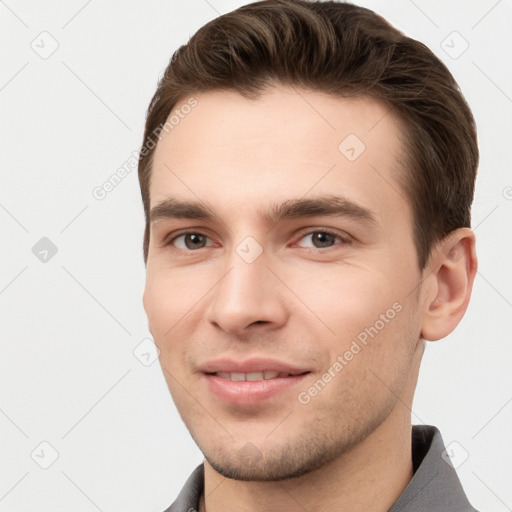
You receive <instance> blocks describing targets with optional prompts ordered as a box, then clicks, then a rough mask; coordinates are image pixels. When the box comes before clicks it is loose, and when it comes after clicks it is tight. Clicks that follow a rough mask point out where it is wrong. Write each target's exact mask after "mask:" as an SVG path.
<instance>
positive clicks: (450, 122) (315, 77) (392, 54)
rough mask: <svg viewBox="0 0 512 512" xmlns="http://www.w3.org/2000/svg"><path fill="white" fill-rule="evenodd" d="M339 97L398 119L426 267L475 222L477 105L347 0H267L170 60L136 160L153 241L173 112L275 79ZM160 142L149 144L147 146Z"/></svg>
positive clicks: (211, 27) (438, 66) (427, 58)
mask: <svg viewBox="0 0 512 512" xmlns="http://www.w3.org/2000/svg"><path fill="white" fill-rule="evenodd" d="M276 84H282V85H291V86H298V87H303V88H306V89H312V90H317V91H321V92H325V93H328V94H332V95H335V96H339V97H355V96H371V97H373V98H376V99H378V100H380V101H382V102H384V103H386V104H388V105H389V106H390V108H391V109H392V110H393V112H394V113H395V114H396V115H398V117H399V118H400V119H401V121H402V123H403V127H404V131H405V134H406V136H407V140H406V141H405V146H406V147H405V153H406V155H405V159H404V163H405V172H403V173H402V176H401V181H402V186H403V188H404V190H405V193H406V195H407V197H408V200H409V201H410V203H411V205H412V209H413V214H414V242H415V245H416V249H417V253H418V263H419V267H420V269H423V268H424V267H425V265H426V262H427V261H428V257H429V255H430V252H431V249H432V247H433V245H434V244H435V243H436V242H437V241H439V240H441V239H442V238H444V237H445V236H446V235H447V234H448V233H449V232H450V231H452V230H454V229H457V228H459V227H469V226H470V219H471V203H472V201H473V193H474V183H475V178H476V169H477V166H478V146H477V137H476V127H475V122H474V119H473V116H472V114H471V111H470V109H469V107H468V105H467V103H466V101H465V99H464V97H463V95H462V93H461V92H460V89H459V87H458V85H457V83H456V81H455V79H454V78H453V76H452V75H451V73H450V72H449V70H448V69H447V67H446V66H445V65H444V64H443V63H442V62H441V61H440V60H439V59H438V58H437V57H436V56H435V55H434V54H433V53H432V51H430V50H429V49H428V48H427V47H426V46H425V45H423V44H422V43H420V42H418V41H416V40H414V39H411V38H409V37H407V36H405V35H404V34H403V33H401V32H400V31H398V30H397V29H395V28H394V27H393V26H391V25H390V24H389V23H388V22H387V21H386V20H385V19H384V18H382V17H381V16H378V15H377V14H375V13H374V12H373V11H371V10H369V9H366V8H363V7H359V6H356V5H353V4H349V3H338V2H333V1H326V2H324V1H307V0H293V1H292V0H265V1H260V2H255V3H252V4H248V5H245V6H243V7H241V8H239V9H237V10H235V11H233V12H230V13H228V14H225V15H223V16H220V17H218V18H216V19H214V20H212V21H211V22H209V23H207V24H206V25H205V26H203V27H202V28H201V29H199V30H198V31H197V32H196V34H195V35H194V36H193V37H192V38H191V39H190V41H189V42H188V43H187V44H186V45H183V46H181V47H180V48H179V49H178V50H177V51H176V52H175V53H174V55H173V56H172V58H171V60H170V62H169V65H168V67H167V69H166V70H165V73H164V75H163V76H162V78H161V80H160V81H159V83H158V87H157V90H156V92H155V95H154V96H153V98H152V100H151V103H150V106H149V108H148V113H147V117H146V127H145V132H144V142H143V150H142V151H141V154H140V160H139V181H140V186H141V193H142V200H143V204H144V212H145V216H146V228H145V234H144V261H147V255H148V246H149V204H150V198H149V186H150V179H151V165H152V159H153V155H154V148H155V146H156V142H155V141H153V140H152V136H153V135H154V134H155V133H160V132H161V130H162V126H164V125H165V123H166V121H167V118H168V116H169V115H170V113H171V111H172V110H173V108H174V107H175V106H176V105H177V104H178V103H179V102H180V101H182V100H184V99H185V98H187V97H190V96H191V95H193V94H197V93H200V92H204V91H213V90H232V91H235V92H237V93H239V94H241V95H243V96H244V97H247V98H257V97H259V96H260V95H261V94H262V93H263V92H264V91H265V89H267V88H268V87H269V86H271V85H276ZM150 140H151V141H152V142H153V145H152V146H151V147H150V148H149V150H148V147H149V145H148V142H149V141H150Z"/></svg>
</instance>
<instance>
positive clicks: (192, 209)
mask: <svg viewBox="0 0 512 512" xmlns="http://www.w3.org/2000/svg"><path fill="white" fill-rule="evenodd" d="M314 216H329V217H348V218H351V219H354V220H358V221H361V222H363V223H365V224H368V225H374V224H377V217H376V215H375V214H374V213H373V212H372V211H371V210H369V209H368V208H366V207H364V206H361V205H359V204H357V203H355V202H353V201H351V200H348V199H346V198H344V197H339V196H321V197H314V198H310V199H303V198H300V199H289V200H287V201H285V202H283V203H281V204H273V205H271V206H270V208H269V209H268V210H267V211H266V212H263V214H262V217H263V218H264V219H265V220H266V221H267V222H268V223H271V224H277V223H278V222H280V221H282V220H285V219H296V218H300V217H314ZM169 218H181V219H200V220H207V221H218V222H222V221H221V220H220V218H219V217H218V215H216V214H215V213H214V212H213V210H212V209H211V208H210V207H208V206H207V205H205V204H204V203H202V202H199V201H182V200H178V199H176V198H168V199H165V200H163V201H161V202H160V203H158V204H156V205H155V206H154V207H153V208H151V210H150V214H149V221H150V223H153V222H156V221H158V220H162V219H169Z"/></svg>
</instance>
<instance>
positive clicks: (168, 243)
mask: <svg viewBox="0 0 512 512" xmlns="http://www.w3.org/2000/svg"><path fill="white" fill-rule="evenodd" d="M314 233H325V234H327V235H331V236H333V237H335V238H339V239H340V240H341V242H338V243H335V244H334V245H332V246H330V247H301V249H305V250H310V251H315V252H316V251H321V252H326V251H328V250H329V249H333V248H334V247H335V246H336V245H338V244H345V245H346V244H350V243H351V240H350V239H349V237H348V235H347V236H342V235H340V233H338V232H336V231H333V230H330V229H327V228H322V229H314V230H311V231H308V232H307V233H304V234H303V235H302V236H301V237H300V238H299V240H298V241H300V240H302V239H303V238H305V237H307V236H309V235H312V234H314ZM186 235H200V236H204V237H205V238H207V239H210V238H209V237H208V235H205V234H204V233H201V232H200V231H194V230H188V231H182V232H181V233H179V234H177V235H175V236H173V237H172V238H170V239H169V240H168V241H166V242H165V244H164V245H166V246H172V245H173V242H174V241H175V240H177V239H178V238H180V237H182V236H186ZM205 248H206V247H201V248H199V249H195V250H194V249H178V248H177V247H176V248H175V249H176V250H179V251H184V252H188V253H194V252H198V251H199V250H201V249H205Z"/></svg>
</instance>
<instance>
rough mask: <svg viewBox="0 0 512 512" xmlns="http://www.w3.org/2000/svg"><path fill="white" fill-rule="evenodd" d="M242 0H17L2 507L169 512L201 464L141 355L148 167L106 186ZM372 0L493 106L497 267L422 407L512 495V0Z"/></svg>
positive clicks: (479, 482)
mask: <svg viewBox="0 0 512 512" xmlns="http://www.w3.org/2000/svg"><path fill="white" fill-rule="evenodd" d="M242 3H243V2H240V1H225V0H209V1H206V0H193V1H187V2H186V3H185V2H180V3H177V2H176V3H175V2H170V1H167V2H166V1H163V0H149V1H144V2H122V1H120V0H107V1H103V2H99V1H97V0H93V1H90V0H89V1H84V0H73V1H69V0H68V1H66V2H64V1H61V2H44V1H41V2H34V1H33V2H22V1H16V0H5V1H3V0H2V1H1V2H0V20H1V30H0V47H1V48H2V51H1V57H0V58H1V64H0V66H1V67H0V102H1V106H0V109H1V120H0V126H1V142H2V149H1V151H0V169H1V172H2V185H1V188H0V222H1V227H2V230H1V237H2V240H1V242H2V258H1V267H0V269H1V270H0V271H1V273H0V314H1V320H2V324H1V325H2V327H1V330H0V332H1V349H2V355H1V359H0V379H1V385H0V390H1V391H0V392H1V404H0V438H1V440H2V442H1V448H2V451H1V455H0V460H1V463H0V510H1V511H6V512H7V511H9V512H18V511H28V510H38V511H39V512H54V511H69V510H73V511H75V512H81V511H83V512H88V511H97V510H100V511H121V510H123V511H125V512H132V511H133V512H135V511H141V510H144V511H148V512H151V511H153V512H159V511H162V510H164V509H165V508H166V507H167V506H169V504H170V503H171V502H172V501H173V500H174V498H175V497H176V495H177V493H178V491H179V490H180V489H181V486H182V485H183V483H184V481H185V480H186V478H187V477H188V474H189V473H190V472H191V471H192V469H193V468H194V467H195V466H196V465H197V464H199V463H200V462H201V460H202V458H201V454H200V452H199V451H198V449H197V448H196V446H195V445H194V444H193V442H192V441H191V440H190V438H189V435H188V433H187V431H186V429H185V428H184V426H183V425H182V423H181V421H180V419H179V416H178V414H177V413H176V411H175V408H174V405H173V404H172V401H171V399H170V397H169V394H168V391H167V387H166V384H165V382H164V379H163V376H162V374H161V370H160V367H159V365H158V362H155V363H154V364H152V365H151V366H145V365H144V364H142V363H141V362H140V361H139V359H137V358H136V357H135V356H134V353H133V351H134V349H135V348H136V347H137V346H138V345H139V343H141V341H142V340H143V339H145V338H147V337H148V336H149V333H148V331H147V327H146V319H145V316H144V311H143V308H142V302H141V296H142V290H143V285H144V265H143V260H142V232H143V214H142V205H141V200H140V193H139V189H138V182H137V176H136V172H135V170H134V171H133V172H132V173H130V174H129V175H128V176H127V177H126V178H125V179H124V180H123V182H121V183H120V184H119V185H118V186H117V187H116V188H115V189H114V190H113V191H112V192H111V193H109V194H108V195H107V197H106V198H105V199H103V200H101V201H100V200H97V199H95V198H94V197H93V195H92V190H93V189H94V188H95V187H97V186H99V185H101V184H102V183H104V182H105V181H106V180H107V179H108V178H109V176H110V175H111V174H113V173H114V172H115V171H116V169H118V168H119V167H120V166H122V165H123V164H124V163H125V162H126V161H127V160H128V159H129V157H130V156H131V155H132V154H133V152H134V151H137V150H138V149H139V145H140V143H141V140H142V133H143V125H144V118H145V111H146V108H147V105H148V103H149V100H150V98H151V96H152V94H153V92H154V90H155V87H156V83H157V80H158V78H159V76H160V75H161V73H162V72H163V70H164V69H165V67H166V65H167V62H168V60H169V58H170V56H171V54H172V52H174V51H175V50H176V49H177V48H178V46H179V45H181V44H183V43H185V42H186V41H187V39H188V38H189V37H190V36H191V35H192V34H193V33H194V32H195V31H196V30H197V29H198V28H199V27H200V26H202V25H203V24H204V23H206V22H207V21H209V20H211V19H212V18H214V17H216V16H217V15H218V14H222V13H225V12H227V11H229V10H232V9H233V8H236V7H238V6H240V5H242ZM359 3H360V4H361V5H364V6H367V7H370V8H373V9H374V10H376V11H377V12H379V13H380V14H383V15H384V16H385V17H386V18H387V19H389V20H390V21H391V22H392V23H393V24H394V25H396V26H397V27H399V28H400V29H402V30H404V31H405V32H406V33H407V34H408V35H410V36H412V37H414V38H416V39H419V40H421V41H422V42H424V43H425V44H427V45H428V46H429V47H430V48H431V49H432V50H433V51H434V52H435V53H436V54H437V55H439V57H440V58H441V59H443V61H445V62H446V63H447V65H448V66H449V67H450V69H451V71H452V72H453V74H454V75H455V77H456V79H457V80H458V82H459V83H460V86H461V88H462V90H463V92H464V94H465V96H466V98H467V100H468V102H469V104H470V105H471V107H472V109H473V112H474V114H475V117H476V120H477V124H478V129H479V139H480V150H481V165H480V171H479V178H478V181H477V192H476V199H475V203H474V208H473V219H474V227H475V228H476V234H477V239H478V253H479V261H480V268H479V274H478V276H477V279H476V283H475V290H474V296H473V300H472V303H471V305H470V308H469V311H468V313H467V315H466V317H465V318H464V320H463V322H462V323H461V325H460V326H459V328H458V329H457V330H456V331H455V333H454V334H453V335H451V336H450V337H449V338H447V339H445V340H443V341H440V342H436V343H435V344H431V345H429V346H428V348H427V352H426V355H425V358H424V362H423V369H422V372H421V374H420V382H419V385H418V391H417V396H416V400H415V403H414V405H413V422H414V423H428V424H434V425H437V426H439V427H440V429H441V432H442V434H443V437H444V440H445V443H446V444H448V443H450V442H456V443H457V444H453V445H452V450H453V454H454V460H456V461H462V460H463V459H464V458H465V457H466V455H469V456H468V457H467V460H464V461H463V463H462V464H461V465H460V466H459V468H458V473H459V476H460V478H461V480H462V482H463V485H464V487H465V489H466V492H467V494H468V496H469V498H470V500H471V501H472V503H473V504H474V506H475V507H476V508H478V509H480V510H481V511H491V510H492V511H496V512H504V511H506V510H511V508H512V487H511V486H510V481H511V478H512V468H511V466H512V463H511V461H512V436H511V435H510V434H511V428H510V427H511V424H512V386H511V381H512V378H511V374H510V367H511V356H512V348H511V347H512V343H511V342H512V339H511V335H510V328H509V320H510V318H512V273H511V271H510V261H511V255H512V251H511V250H512V236H511V232H512V230H511V229H510V227H511V225H512V222H511V221H512V200H510V199H511V198H512V189H511V188H510V187H511V186H512V173H511V171H510V169H511V164H512V159H511V156H510V145H511V142H512V139H511V135H512V130H511V128H510V119H511V116H512V72H511V66H510V62H511V56H512V36H511V30H510V22H511V20H512V2H511V1H510V0H501V1H496V0H482V1H479V2H463V1H451V2H445V1H440V0H436V1H431V0H415V2H413V1H408V0H392V1H386V2H378V1H377V0H374V1H369V0H368V1H360V2H359ZM44 31H46V32H48V34H49V35H48V34H43V35H40V34H41V32H44ZM453 31H456V32H457V33H458V35H457V34H455V35H454V34H453ZM53 41H56V43H55V42H53ZM443 41H444V43H443ZM464 41H467V44H469V47H468V48H467V50H466V51H465V52H464V53H462V54H461V55H460V56H458V58H453V56H454V55H456V54H458V53H459V52H460V51H461V50H462V49H464V46H465V44H466V43H465V42H464ZM57 43H58V48H57V49H56V51H55V52H54V53H53V54H52V55H51V56H49V57H48V58H46V59H44V58H41V56H40V54H38V53H37V52H36V51H35V50H34V49H33V48H32V47H31V45H32V46H34V47H35V48H37V49H38V51H39V52H40V53H41V52H44V51H47V52H48V51H49V50H50V49H51V48H52V44H53V45H55V44H57ZM445 50H446V51H445ZM447 52H448V53H447ZM449 53H451V56H450V55H449ZM44 56H46V55H44ZM507 187H508V188H507ZM42 237H47V238H49V239H50V240H51V241H52V242H53V244H55V246H56V247H57V249H58V252H57V254H56V255H55V256H53V257H52V258H50V259H49V260H48V261H47V262H42V261H40V260H39V259H38V258H37V257H36V256H35V255H34V254H33V252H32V248H33V246H34V245H35V244H36V243H37V242H38V241H39V240H40V239H41V238H42ZM142 352H143V351H142ZM136 353H138V354H140V353H141V351H140V349H139V352H137V351H136ZM41 442H46V443H49V444H50V445H51V447H53V448H50V447H49V446H48V445H46V444H43V445H40V443H41ZM53 450H55V451H56V452H57V453H58V458H57V460H56V461H55V462H54V463H53V464H52V465H51V466H50V467H49V468H48V469H42V468H41V467H40V465H41V464H42V465H44V464H48V463H50V462H51V461H52V455H53V454H54V452H53ZM31 454H32V456H31Z"/></svg>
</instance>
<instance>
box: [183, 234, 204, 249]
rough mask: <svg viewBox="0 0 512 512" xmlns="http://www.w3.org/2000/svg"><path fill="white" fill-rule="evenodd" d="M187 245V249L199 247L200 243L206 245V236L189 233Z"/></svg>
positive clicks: (186, 239) (186, 240) (186, 238)
mask: <svg viewBox="0 0 512 512" xmlns="http://www.w3.org/2000/svg"><path fill="white" fill-rule="evenodd" d="M185 245H186V246H187V249H197V248H198V245H199V246H200V247H202V246H203V245H204V236H203V235H196V234H187V235H186V237H185ZM200 247H199V248H200Z"/></svg>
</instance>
